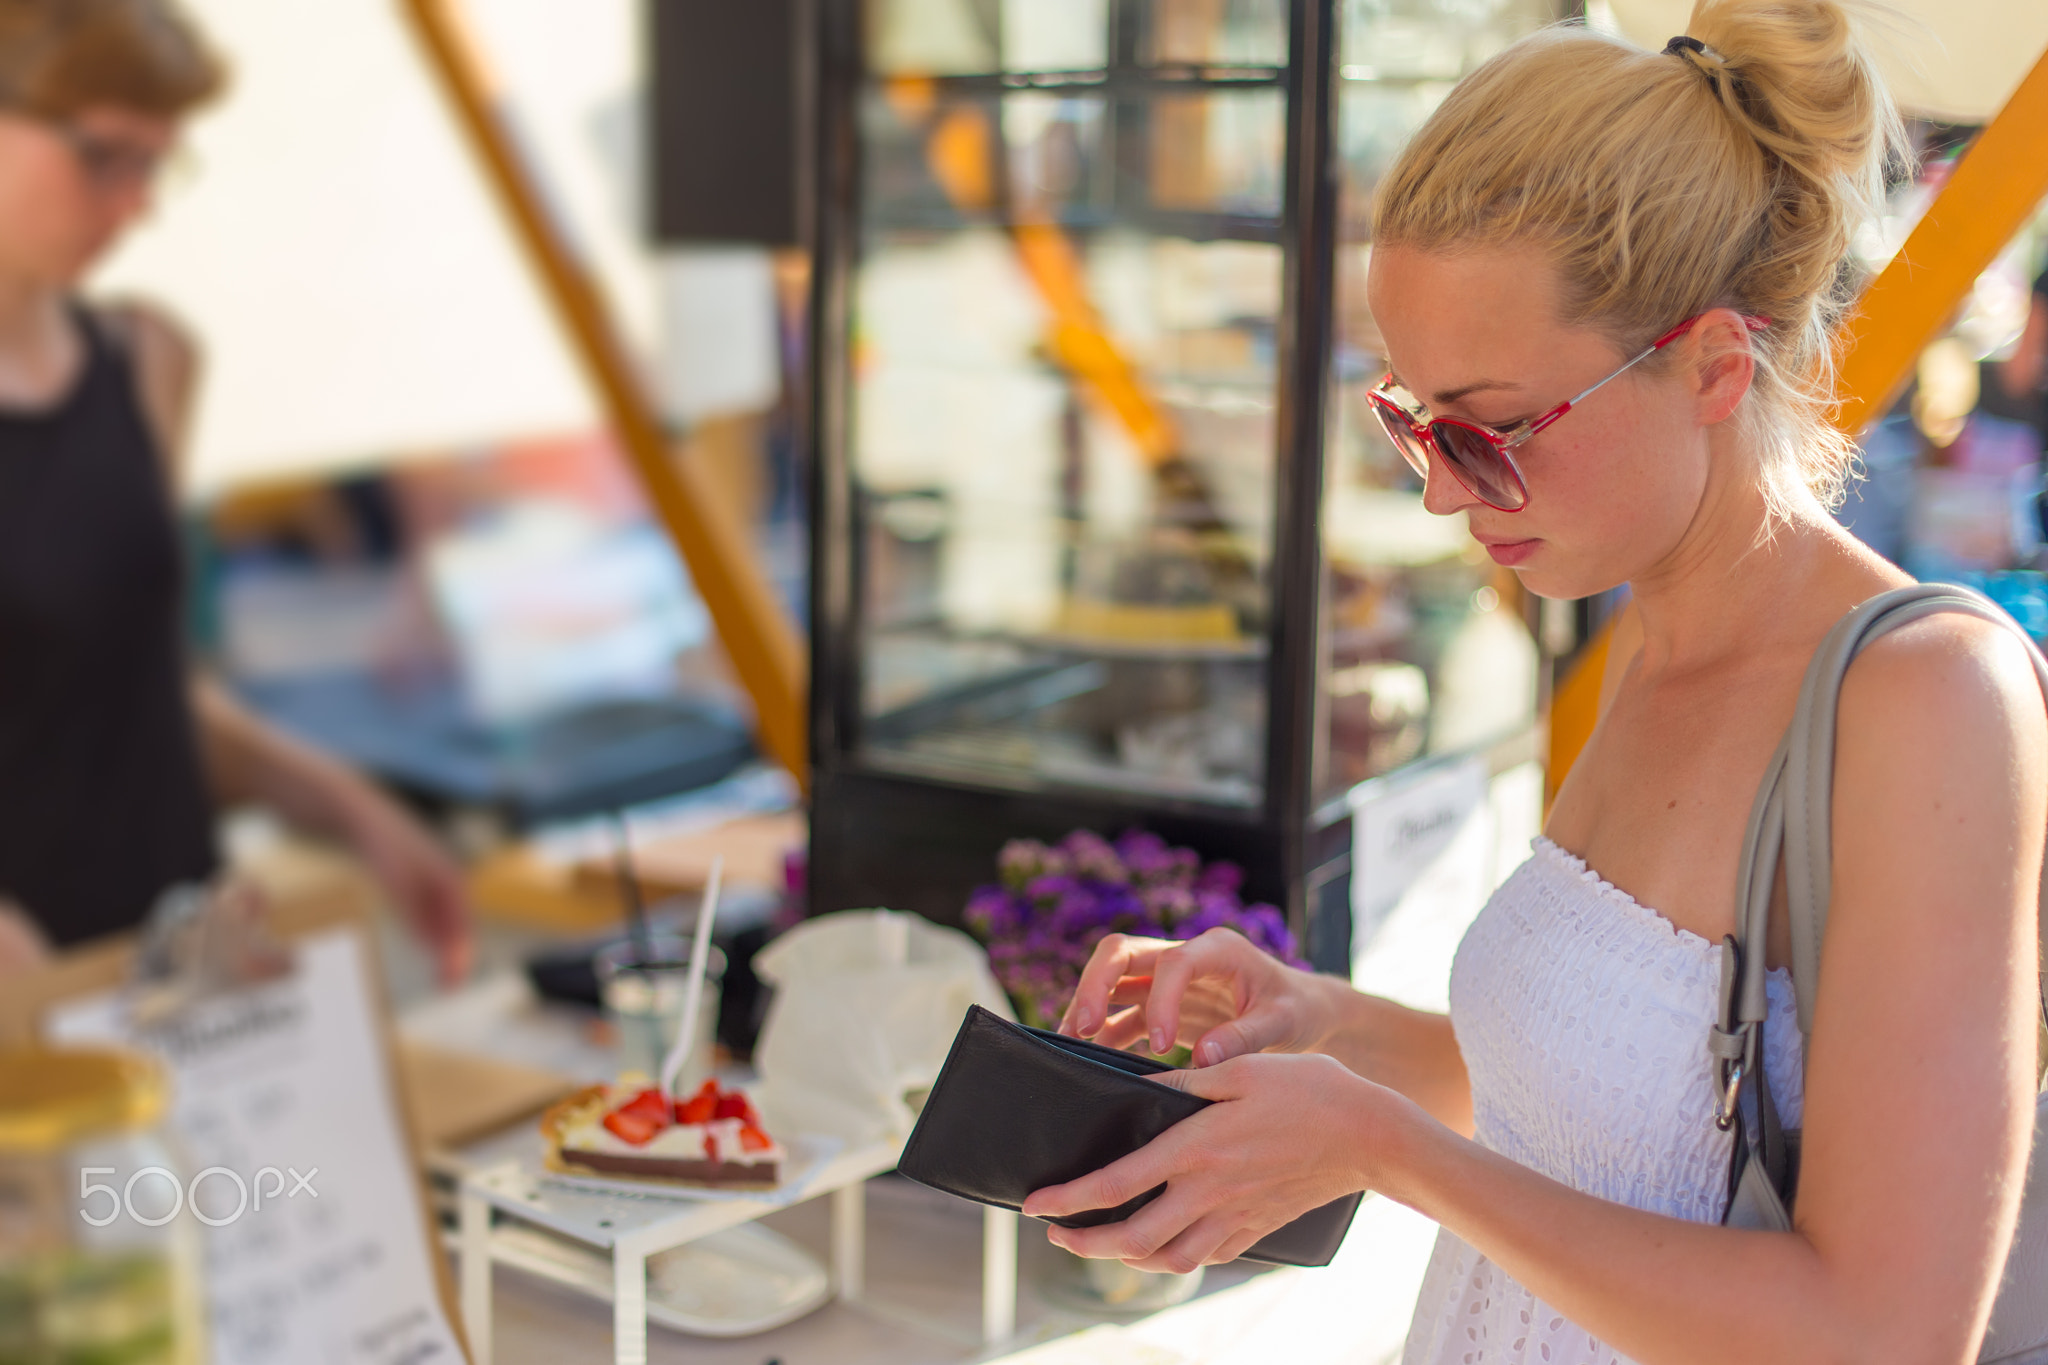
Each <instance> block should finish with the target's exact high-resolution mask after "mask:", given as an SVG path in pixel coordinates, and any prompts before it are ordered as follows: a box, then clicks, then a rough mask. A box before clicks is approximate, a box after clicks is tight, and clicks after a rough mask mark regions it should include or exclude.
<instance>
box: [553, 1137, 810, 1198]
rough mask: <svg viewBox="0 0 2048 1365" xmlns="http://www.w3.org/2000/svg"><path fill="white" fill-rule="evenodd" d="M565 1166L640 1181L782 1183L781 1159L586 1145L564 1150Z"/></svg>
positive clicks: (572, 1170) (573, 1170) (574, 1171)
mask: <svg viewBox="0 0 2048 1365" xmlns="http://www.w3.org/2000/svg"><path fill="white" fill-rule="evenodd" d="M561 1160H562V1165H563V1167H564V1168H565V1169H566V1170H567V1171H569V1172H570V1173H571V1174H585V1175H599V1176H625V1177H627V1178H628V1179H638V1180H684V1181H688V1182H689V1183H691V1184H693V1185H721V1186H735V1185H757V1186H760V1187H761V1188H763V1189H768V1188H772V1187H773V1186H775V1185H777V1184H779V1183H781V1180H782V1163H781V1162H779V1161H753V1162H740V1161H707V1160H704V1159H703V1158H698V1159H696V1160H690V1159H688V1158H684V1157H659V1156H626V1155H623V1154H614V1153H611V1152H593V1151H589V1150H587V1149H584V1148H574V1147H565V1148H563V1149H562V1153H561Z"/></svg>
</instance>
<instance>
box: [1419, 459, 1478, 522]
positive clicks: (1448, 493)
mask: <svg viewBox="0 0 2048 1365" xmlns="http://www.w3.org/2000/svg"><path fill="white" fill-rule="evenodd" d="M1485 505H1486V504H1485V503H1483V502H1481V501H1480V500H1479V499H1478V498H1475V497H1473V496H1472V494H1471V493H1470V492H1469V491H1468V490H1467V489H1466V487H1465V485H1464V484H1462V483H1460V482H1458V476H1457V475H1455V474H1453V473H1452V472H1451V471H1450V470H1449V469H1448V468H1447V467H1446V466H1445V464H1444V460H1443V456H1441V455H1439V454H1437V452H1436V448H1435V447H1434V446H1432V447H1431V448H1430V452H1429V476H1428V477H1427V478H1425V479H1424V480H1423V481H1422V508H1423V510H1424V511H1426V512H1432V513H1434V514H1435V515H1437V516H1440V517H1448V516H1450V515H1452V514H1453V513H1457V512H1464V511H1469V510H1470V509H1471V508H1474V507H1484V506H1485Z"/></svg>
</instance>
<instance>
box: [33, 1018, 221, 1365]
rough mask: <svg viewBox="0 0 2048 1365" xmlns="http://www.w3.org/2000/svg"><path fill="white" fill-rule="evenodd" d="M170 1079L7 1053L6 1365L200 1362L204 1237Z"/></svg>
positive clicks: (49, 1053)
mask: <svg viewBox="0 0 2048 1365" xmlns="http://www.w3.org/2000/svg"><path fill="white" fill-rule="evenodd" d="M164 1111H165V1083H164V1077H163V1074H162V1072H161V1071H159V1070H158V1069H157V1067H156V1066H155V1065H153V1064H152V1063H151V1062H149V1061H148V1060H146V1059H145V1058H142V1057H140V1056H137V1055H135V1054H133V1053H128V1052H121V1051H116V1050H112V1049H104V1050H100V1049H94V1050H85V1049H79V1050H63V1051H57V1050H45V1049H40V1048H29V1049H0V1365H85V1362H92V1365H199V1362H200V1361H202V1360H203V1359H204V1358H205V1352H204V1346H203V1317H202V1307H201V1298H200V1294H199V1282H198V1245H197V1238H196V1233H197V1229H196V1228H195V1227H194V1226H193V1224H192V1219H191V1218H190V1217H189V1216H187V1214H186V1210H185V1207H184V1206H185V1203H186V1199H185V1182H184V1175H183V1173H182V1171H180V1170H179V1168H178V1165H177V1163H176V1162H175V1161H173V1160H172V1158H171V1155H170V1153H169V1151H168V1149H167V1144H166V1143H165V1141H164V1138H163V1134H162V1131H161V1129H160V1127H159V1125H160V1124H161V1123H162V1121H163V1118H164Z"/></svg>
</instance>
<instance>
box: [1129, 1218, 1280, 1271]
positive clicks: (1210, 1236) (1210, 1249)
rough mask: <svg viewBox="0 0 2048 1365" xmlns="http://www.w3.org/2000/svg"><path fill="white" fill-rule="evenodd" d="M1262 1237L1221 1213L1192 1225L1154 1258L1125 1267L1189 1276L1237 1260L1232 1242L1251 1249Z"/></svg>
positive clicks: (1141, 1258) (1131, 1263)
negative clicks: (1204, 1268) (1201, 1269)
mask: <svg viewBox="0 0 2048 1365" xmlns="http://www.w3.org/2000/svg"><path fill="white" fill-rule="evenodd" d="M1260 1235H1261V1234H1259V1233H1256V1232H1251V1233H1247V1232H1246V1230H1245V1227H1244V1224H1243V1222H1242V1221H1241V1220H1239V1219H1234V1218H1230V1217H1227V1216H1225V1215H1224V1214H1222V1213H1220V1212H1217V1213H1207V1214H1204V1215H1202V1216H1201V1217H1200V1218H1197V1219H1195V1220H1194V1221H1193V1222H1192V1223H1189V1224H1188V1225H1187V1227H1186V1228H1184V1229H1182V1230H1181V1231H1180V1232H1179V1233H1178V1234H1177V1235H1175V1236H1174V1237H1173V1238H1172V1239H1170V1240H1169V1241H1167V1242H1166V1243H1164V1244H1163V1245H1161V1246H1160V1247H1158V1248H1157V1249H1155V1250H1154V1251H1153V1252H1152V1253H1151V1254H1150V1255H1148V1256H1142V1257H1137V1258H1132V1259H1126V1260H1125V1262H1124V1264H1126V1265H1128V1266H1130V1267H1131V1268H1132V1269H1133V1270H1152V1271H1163V1272H1165V1273H1166V1274H1169V1275H1186V1274H1189V1273H1191V1272H1193V1271H1195V1270H1199V1269H1200V1268H1201V1267H1203V1266H1205V1265H1217V1264H1220V1263H1221V1262H1224V1261H1234V1260H1236V1259H1237V1255H1238V1253H1237V1252H1236V1251H1231V1250H1229V1249H1228V1245H1229V1243H1231V1242H1234V1241H1242V1242H1243V1245H1244V1246H1246V1247H1248V1246H1250V1245H1251V1244H1252V1243H1253V1242H1256V1241H1257V1240H1258V1239H1259V1237H1260ZM1242 1249H1243V1248H1242V1247H1240V1248H1239V1250H1242Z"/></svg>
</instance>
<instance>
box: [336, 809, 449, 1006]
mask: <svg viewBox="0 0 2048 1365" xmlns="http://www.w3.org/2000/svg"><path fill="white" fill-rule="evenodd" d="M350 776H351V778H352V777H353V775H352V774H351V775H350ZM336 804H337V805H338V806H340V807H341V808H342V809H343V810H345V811H346V814H345V815H344V816H343V817H342V819H341V822H340V823H341V832H342V834H343V837H344V838H346V839H347V841H348V842H349V844H350V845H351V846H352V847H354V849H355V851H356V852H357V854H359V855H360V856H361V857H362V859H363V861H364V862H365V863H367V864H369V867H370V870H371V872H372V873H374V874H375V875H376V878H377V880H378V881H379V882H380V883H382V884H383V887H384V890H385V891H386V893H387V894H389V895H390V897H391V900H392V902H393V904H394V905H395V906H396V907H397V909H398V911H399V914H400V915H401V916H403V917H404V919H405V921H406V923H407V924H408V925H410V926H411V927H412V930H413V932H414V933H415V934H416V935H418V937H419V939H420V941H421V942H422V943H424V944H425V945H426V947H427V950H428V951H429V952H431V953H432V954H433V955H434V965H435V970H436V974H437V975H438V976H439V978H440V981H441V984H442V985H443V986H453V985H459V984H460V983H461V982H462V981H463V979H464V978H466V977H467V976H468V975H469V969H470V967H471V965H472V963H473V961H474V959H475V956H476V940H475V936H474V933H473V931H472V926H471V923H470V912H469V893H468V890H467V888H466V886H465V884H464V881H463V876H462V869H461V868H460V867H458V866H456V863H455V860H454V859H453V858H451V857H449V856H448V853H447V851H446V850H444V849H443V848H442V847H441V845H440V843H439V842H438V841H437V840H436V839H435V838H434V836H433V835H431V834H429V833H428V832H427V830H426V829H425V828H424V827H423V826H422V825H421V824H420V823H419V821H417V820H415V819H414V818H413V817H412V815H411V814H410V813H408V812H407V811H406V810H405V809H404V808H403V807H401V806H400V805H399V804H398V803H397V802H395V801H393V800H392V799H391V798H390V797H388V796H386V795H384V793H383V792H381V791H379V790H377V789H376V788H375V787H373V786H371V785H370V784H369V783H367V782H362V781H360V780H352V781H350V782H349V783H348V784H347V790H346V792H345V794H344V795H342V796H340V797H337V800H336Z"/></svg>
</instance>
